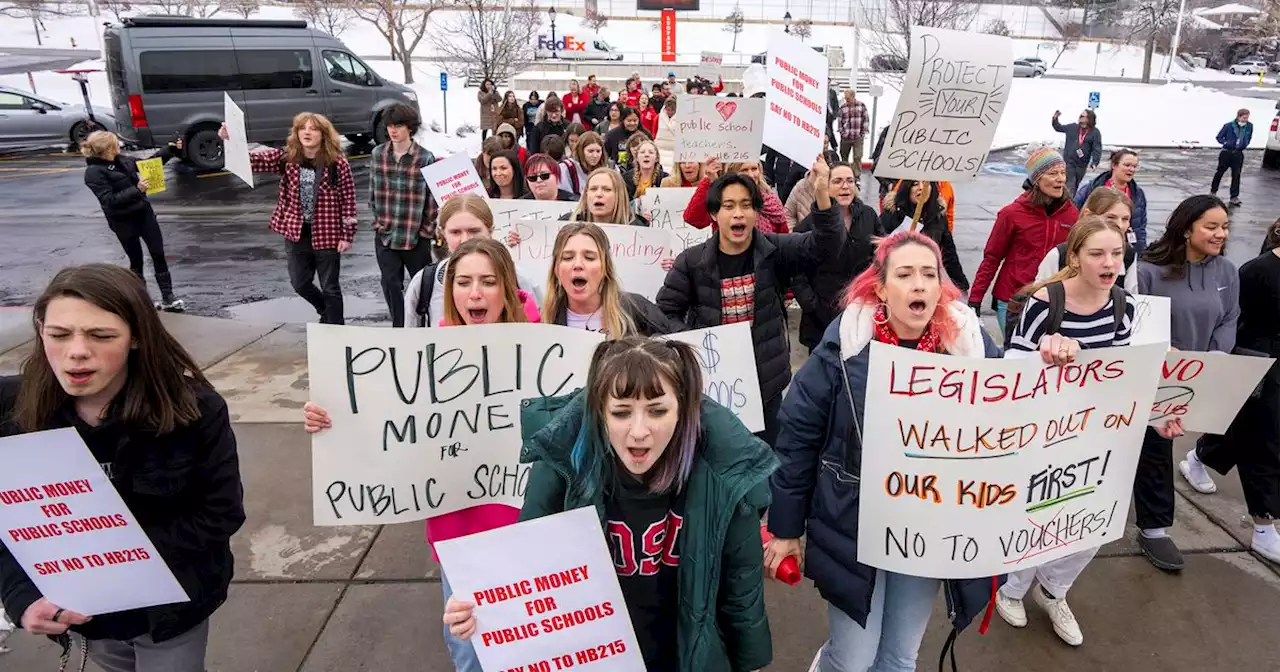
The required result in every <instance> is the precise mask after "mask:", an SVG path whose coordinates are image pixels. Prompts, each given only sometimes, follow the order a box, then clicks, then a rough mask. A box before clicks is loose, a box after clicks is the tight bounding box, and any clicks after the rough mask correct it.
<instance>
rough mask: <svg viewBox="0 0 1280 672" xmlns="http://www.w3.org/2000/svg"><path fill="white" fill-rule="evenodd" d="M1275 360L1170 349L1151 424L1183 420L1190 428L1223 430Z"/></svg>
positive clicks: (1162, 368) (1228, 425) (1195, 429)
mask: <svg viewBox="0 0 1280 672" xmlns="http://www.w3.org/2000/svg"><path fill="white" fill-rule="evenodd" d="M1274 363H1275V360H1274V359H1269V358H1266V357H1245V356H1242V355H1226V354H1223V353H1220V352H1190V351H1187V350H1180V351H1179V350H1175V351H1172V352H1169V353H1168V354H1167V355H1166V356H1165V358H1164V364H1163V365H1162V366H1161V367H1160V386H1159V388H1158V389H1156V394H1155V398H1154V399H1153V400H1152V402H1151V424H1152V425H1160V424H1163V423H1164V422H1165V421H1166V420H1169V419H1172V418H1182V427H1183V429H1185V430H1187V431H1189V432H1205V433H1208V434H1223V433H1225V432H1226V431H1227V428H1228V427H1230V426H1231V421H1232V420H1234V419H1235V417H1236V413H1238V412H1240V407H1241V406H1244V402H1245V400H1246V399H1248V398H1249V394H1250V393H1252V392H1253V390H1254V388H1256V387H1257V386H1258V383H1260V382H1262V377H1263V376H1265V375H1267V371H1269V370H1271V366H1272V365H1273V364H1274Z"/></svg>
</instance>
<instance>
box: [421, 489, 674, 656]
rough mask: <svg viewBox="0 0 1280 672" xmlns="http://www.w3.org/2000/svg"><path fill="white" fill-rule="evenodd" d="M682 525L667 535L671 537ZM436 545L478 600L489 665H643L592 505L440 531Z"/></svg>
mask: <svg viewBox="0 0 1280 672" xmlns="http://www.w3.org/2000/svg"><path fill="white" fill-rule="evenodd" d="M678 533H679V527H677V528H676V529H675V532H671V531H670V529H668V532H667V533H666V534H665V535H664V537H663V538H664V539H665V538H670V539H671V540H672V542H673V544H672V545H673V546H674V540H675V539H676V535H677V534H678ZM436 553H438V554H439V555H440V564H441V565H442V566H443V567H444V569H445V572H447V573H448V575H449V583H450V585H451V586H452V587H453V590H454V594H455V595H457V596H458V597H459V598H462V599H466V600H468V601H470V602H472V603H473V604H475V605H476V608H475V616H476V626H477V627H476V632H475V635H473V636H472V639H471V642H472V644H474V645H475V649H476V656H477V657H479V658H480V665H481V667H483V668H484V669H486V670H504V671H507V672H517V671H518V672H550V671H551V670H565V669H568V668H571V667H575V666H576V667H577V668H580V669H585V670H620V671H622V672H644V669H645V667H644V659H643V657H642V656H641V654H640V644H639V642H637V641H636V635H635V632H634V631H633V630H632V628H631V617H630V616H628V615H627V605H626V601H625V599H624V598H623V596H622V589H621V588H620V587H619V585H618V573H617V570H616V569H615V568H614V564H613V557H612V555H611V554H610V551H609V548H608V547H607V546H606V545H605V540H604V532H603V530H601V528H600V519H599V518H598V517H597V516H596V510H595V508H593V507H584V508H581V509H575V510H573V511H567V512H565V513H559V514H556V515H553V516H547V517H545V518H538V519H536V520H530V521H526V522H523V523H518V524H516V525H509V526H507V527H503V528H499V529H496V530H490V531H488V532H481V533H479V534H473V535H471V536H467V537H460V538H458V539H453V540H450V541H442V542H440V543H438V544H436ZM512 558H519V559H520V561H519V562H512V561H511V560H512Z"/></svg>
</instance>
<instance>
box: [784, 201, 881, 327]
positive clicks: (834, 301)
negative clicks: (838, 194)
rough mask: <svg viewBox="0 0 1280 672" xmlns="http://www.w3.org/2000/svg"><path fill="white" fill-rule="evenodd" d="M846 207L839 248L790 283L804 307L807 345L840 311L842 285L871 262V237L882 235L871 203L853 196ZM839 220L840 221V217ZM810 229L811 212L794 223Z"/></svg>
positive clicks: (802, 319) (802, 323)
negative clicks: (847, 214) (846, 218)
mask: <svg viewBox="0 0 1280 672" xmlns="http://www.w3.org/2000/svg"><path fill="white" fill-rule="evenodd" d="M835 207H836V208H838V207H839V206H838V205H837V206H835ZM849 209H850V213H851V217H850V220H851V221H850V223H849V225H848V228H847V229H846V231H847V233H846V234H845V238H844V245H842V246H841V247H840V252H839V253H838V254H837V255H836V256H835V257H833V258H831V259H830V260H828V261H827V263H825V264H822V265H821V266H810V267H808V268H805V269H804V272H802V273H800V274H799V275H797V276H796V277H795V280H794V281H792V284H791V288H792V290H793V291H794V292H795V296H796V302H797V303H799V304H800V308H801V309H802V310H803V311H804V313H803V314H801V316H800V343H802V344H804V345H806V346H808V347H810V348H815V347H817V345H818V343H819V342H821V341H822V334H823V332H825V331H826V330H827V325H829V324H831V321H832V320H834V319H836V316H837V315H839V314H840V299H841V298H842V297H843V296H844V290H845V288H846V287H848V286H849V283H850V282H851V281H852V280H853V278H854V277H855V276H857V275H858V274H859V273H861V272H862V271H863V270H865V269H866V268H867V267H868V266H870V265H871V258H872V256H873V255H874V254H875V249H876V248H875V245H873V244H872V242H871V241H872V239H873V238H875V237H877V236H883V235H884V230H883V229H881V228H880V218H879V217H877V216H876V211H875V210H873V209H872V208H871V206H869V205H867V204H866V203H863V202H862V201H860V200H858V199H856V198H855V199H854V200H853V203H851V204H850V205H849ZM841 220H842V223H843V218H841ZM812 230H813V217H812V216H809V217H805V218H804V219H803V220H802V221H801V222H800V223H799V224H798V225H797V226H796V233H803V232H805V231H812Z"/></svg>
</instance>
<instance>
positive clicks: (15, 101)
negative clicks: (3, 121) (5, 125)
mask: <svg viewBox="0 0 1280 672" xmlns="http://www.w3.org/2000/svg"><path fill="white" fill-rule="evenodd" d="M29 109H31V99H30V98H28V97H26V96H19V95H18V94H16V93H9V92H7V91H0V110H29Z"/></svg>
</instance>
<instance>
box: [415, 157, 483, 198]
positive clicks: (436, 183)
mask: <svg viewBox="0 0 1280 672" xmlns="http://www.w3.org/2000/svg"><path fill="white" fill-rule="evenodd" d="M422 177H423V179H425V180H426V181H427V187H428V188H430V189H431V197H432V198H434V199H436V205H444V202H445V201H447V200H449V199H450V198H453V197H454V196H458V195H460V194H475V195H476V196H479V197H480V198H488V197H489V194H488V193H486V192H485V190H484V185H483V184H481V183H480V174H479V173H477V172H476V167H475V164H473V163H471V159H469V158H467V155H466V153H465V152H463V153H461V154H454V155H453V156H451V157H449V158H447V159H442V160H440V161H436V162H435V163H433V164H431V165H429V166H423V167H422Z"/></svg>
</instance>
